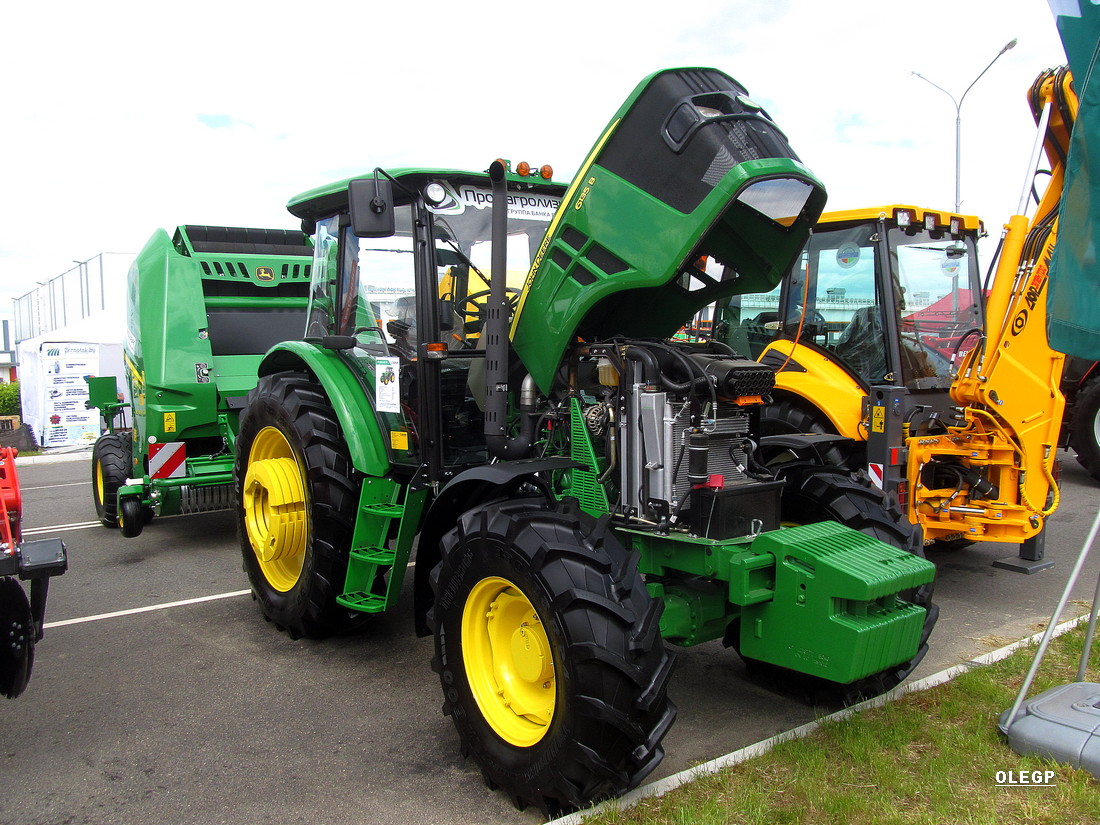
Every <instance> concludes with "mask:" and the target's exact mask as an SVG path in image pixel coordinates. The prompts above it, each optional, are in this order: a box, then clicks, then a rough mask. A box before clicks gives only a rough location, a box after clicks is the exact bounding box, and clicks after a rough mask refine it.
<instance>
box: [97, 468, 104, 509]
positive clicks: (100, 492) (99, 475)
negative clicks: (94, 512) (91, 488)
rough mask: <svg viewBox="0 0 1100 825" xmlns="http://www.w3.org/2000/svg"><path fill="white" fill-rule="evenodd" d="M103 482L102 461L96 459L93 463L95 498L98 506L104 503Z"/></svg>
mask: <svg viewBox="0 0 1100 825" xmlns="http://www.w3.org/2000/svg"><path fill="white" fill-rule="evenodd" d="M104 484H105V482H104V481H103V462H101V461H96V463H95V500H96V504H98V505H99V506H100V507H102V506H103V504H104V493H103V488H104Z"/></svg>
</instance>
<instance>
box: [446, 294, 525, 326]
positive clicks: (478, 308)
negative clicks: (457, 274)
mask: <svg viewBox="0 0 1100 825" xmlns="http://www.w3.org/2000/svg"><path fill="white" fill-rule="evenodd" d="M490 294H491V291H490V290H488V289H483V290H481V292H472V293H470V294H469V295H467V296H466V297H465V298H461V299H459V300H458V301H456V302H455V314H456V315H457V316H458V317H459V318H463V319H467V318H469V320H466V321H465V325H466V328H467V329H472V327H471V326H470V325H471V324H472V325H475V326H476V328H477V329H481V327H482V326H484V325H485V303H484V301H482V303H478V301H479V300H481V299H486V298H488V297H489V295H490ZM519 296H520V291H519V290H518V289H515V288H514V287H510V286H509V287H505V288H504V299H505V301H506V303H507V304H508V315H509V316H511V315H514V314H515V312H516V307H517V306H518V305H519Z"/></svg>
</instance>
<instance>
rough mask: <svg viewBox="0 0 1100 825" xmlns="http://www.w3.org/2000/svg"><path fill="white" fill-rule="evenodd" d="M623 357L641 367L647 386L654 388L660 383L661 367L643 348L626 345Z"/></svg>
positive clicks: (650, 353) (651, 354)
mask: <svg viewBox="0 0 1100 825" xmlns="http://www.w3.org/2000/svg"><path fill="white" fill-rule="evenodd" d="M623 355H624V356H625V357H626V358H627V360H629V361H637V362H638V363H640V364H641V365H642V367H643V373H644V376H645V382H646V383H647V384H649V385H651V386H654V387H655V386H657V385H658V384H659V383H661V380H662V376H661V365H660V364H658V363H657V359H656V358H655V357H654V356H653V353H652V352H650V351H649V350H647V349H645V348H644V347H639V346H636V345H633V344H629V343H627V344H626V348H625V349H624V351H623ZM685 389H686V387H685Z"/></svg>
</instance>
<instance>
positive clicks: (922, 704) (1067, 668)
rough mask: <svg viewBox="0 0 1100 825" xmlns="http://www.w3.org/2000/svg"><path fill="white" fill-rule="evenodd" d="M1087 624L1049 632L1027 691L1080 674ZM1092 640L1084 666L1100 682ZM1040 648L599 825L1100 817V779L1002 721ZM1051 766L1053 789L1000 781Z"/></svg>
mask: <svg viewBox="0 0 1100 825" xmlns="http://www.w3.org/2000/svg"><path fill="white" fill-rule="evenodd" d="M1083 638H1084V625H1083V624H1082V625H1081V626H1080V627H1079V628H1078V629H1076V630H1074V631H1071V632H1070V633H1067V634H1065V635H1063V636H1061V637H1059V638H1057V639H1055V640H1054V641H1053V643H1052V644H1051V647H1050V649H1049V650H1048V652H1047V655H1046V657H1045V658H1044V660H1043V665H1042V667H1041V668H1040V670H1039V673H1038V675H1037V677H1036V679H1035V682H1034V684H1033V685H1032V687H1031V690H1030V691H1029V696H1034V695H1035V694H1037V693H1039V692H1041V691H1043V690H1046V689H1047V688H1049V687H1053V686H1055V685H1059V684H1065V683H1067V682H1072V681H1074V680H1075V677H1076V673H1077V665H1078V662H1079V661H1080V656H1081V650H1082V645H1083ZM1097 647H1100V645H1094V650H1093V655H1092V657H1091V659H1090V662H1089V664H1090V667H1089V672H1088V675H1087V677H1086V678H1087V679H1088V680H1089V681H1100V652H1097V650H1096V648H1097ZM1034 654H1035V648H1034V647H1031V648H1025V649H1022V650H1018V651H1016V652H1015V653H1013V654H1012V655H1011V656H1009V657H1008V658H1006V659H1004V660H1002V661H1000V662H996V663H994V664H991V665H987V666H985V667H982V668H979V669H976V670H973V671H970V672H968V673H965V674H963V675H962V676H959V677H958V678H956V679H954V680H953V681H951V682H947V683H945V684H942V685H938V686H937V687H934V688H931V689H929V690H925V691H921V692H919V693H911V694H908V695H907V696H905V697H903V698H901V699H899V700H897V701H894V702H890V703H887V704H886V705H883V706H882V707H879V708H875V709H872V710H867V711H863V712H861V713H858V714H855V715H853V716H851V717H849V718H847V719H844V720H840V721H836V720H826V721H824V722H823V724H822V725H821V727H820V728H819V729H818V730H816V731H815V732H813V733H812V734H810V735H809V736H807V737H806V738H804V739H799V740H789V741H786V742H783V743H781V744H779V745H778V746H777V747H776V748H774V749H773V750H771V751H769V752H768V753H767V754H765V755H763V756H760V757H757V758H755V759H752V760H749V761H747V762H744V763H741V764H739V765H736V766H733V767H730V768H727V769H725V770H722V771H721V772H719V773H716V774H713V775H710V776H703V777H700V778H698V779H696V780H695V781H693V782H690V783H688V784H686V785H683V786H681V787H680V788H677V789H676V790H674V791H671V792H669V793H668V794H666V795H664V796H662V797H659V798H654V799H644V800H642V801H641V802H639V803H638V804H637V805H635V806H634V807H631V808H627V809H625V810H622V809H617V808H616V807H615V806H612V807H610V808H609V809H607V810H603V811H600V812H599V813H597V814H594V815H592V816H591V817H589V818H587V819H585V822H586V823H594V825H611V824H612V823H616V825H642V823H644V824H645V825H666V824H667V825H673V824H675V825H681V823H691V825H712V824H713V825H718V824H719V823H720V824H721V825H735V824H740V823H745V825H755V823H768V825H787V823H790V825H795V824H796V823H797V825H803V824H804V823H805V824H806V825H809V824H810V823H843V825H892V823H897V825H945V824H946V823H951V825H956V823H959V824H960V825H961V823H967V825H971V823H973V825H1009V823H1026V825H1045V823H1050V825H1070V824H1071V823H1073V824H1074V825H1076V824H1077V823H1081V824H1082V825H1083V823H1100V783H1098V782H1097V780H1096V779H1094V778H1093V777H1092V776H1091V775H1090V774H1088V773H1087V772H1086V771H1083V770H1073V769H1071V768H1068V767H1065V766H1062V765H1056V764H1054V763H1051V762H1048V761H1045V760H1041V759H1037V758H1035V757H1024V756H1020V755H1019V754H1016V753H1015V752H1013V751H1012V750H1011V749H1010V748H1009V747H1008V745H1007V743H1006V742H1005V741H1004V739H1003V737H1002V736H1001V735H1000V732H999V731H998V730H997V717H998V716H999V715H1000V713H1001V712H1002V711H1004V710H1007V709H1008V708H1010V707H1011V706H1012V704H1013V702H1014V701H1015V699H1016V694H1017V692H1018V691H1019V688H1020V685H1021V684H1022V683H1023V680H1024V676H1025V674H1026V673H1027V670H1028V668H1029V667H1030V665H1031V661H1032V658H1033V657H1034ZM1047 769H1051V770H1054V771H1055V772H1056V773H1055V777H1054V779H1053V787H1026V786H1018V787H1008V788H1006V787H997V778H996V775H997V772H998V771H1031V770H1047Z"/></svg>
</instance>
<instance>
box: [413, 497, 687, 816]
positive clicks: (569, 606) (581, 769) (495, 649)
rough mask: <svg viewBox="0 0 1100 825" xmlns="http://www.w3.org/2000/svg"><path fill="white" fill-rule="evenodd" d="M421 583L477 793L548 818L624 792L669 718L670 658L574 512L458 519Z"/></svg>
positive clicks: (659, 754) (646, 763)
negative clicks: (428, 585)
mask: <svg viewBox="0 0 1100 825" xmlns="http://www.w3.org/2000/svg"><path fill="white" fill-rule="evenodd" d="M441 549H442V558H441V561H440V563H439V564H438V565H437V566H436V567H435V569H434V570H433V571H432V575H431V582H432V587H433V589H434V592H435V604H434V607H433V613H432V617H431V620H432V626H433V629H434V631H435V657H434V659H433V662H432V665H433V669H434V670H435V671H436V672H437V673H438V674H439V676H440V681H441V684H442V687H443V694H444V704H443V712H444V713H445V714H446V715H449V716H450V717H451V719H452V720H453V722H454V725H455V728H456V729H457V731H458V735H459V739H460V742H461V750H462V753H463V755H464V756H473V758H474V760H475V761H476V762H477V763H478V764H479V765H480V767H481V770H482V774H483V776H484V778H485V782H486V784H487V785H488V786H489V787H490V788H493V789H496V788H500V789H502V790H503V791H504V792H505V793H507V795H508V796H509V798H510V799H511V800H512V803H513V804H514V805H515V806H516V807H517V808H519V809H520V810H523V809H524V808H525V807H526V806H527V805H534V806H536V807H538V808H539V809H541V810H542V811H543V812H544V813H546V814H547V815H550V814H553V813H556V812H559V811H564V810H570V809H573V808H577V807H580V806H583V805H586V804H588V803H589V802H591V801H593V800H596V799H601V798H605V797H611V796H618V795H620V794H623V793H625V792H626V791H628V790H630V789H631V788H634V787H636V786H637V785H638V784H639V783H640V782H641V780H642V779H643V778H644V777H645V776H646V775H647V774H648V773H649V772H650V771H651V770H653V768H654V767H656V766H657V764H658V763H659V762H660V761H661V759H662V758H663V756H664V751H663V749H662V747H661V745H660V742H661V739H662V738H663V737H664V735H665V733H666V732H667V731H668V729H669V727H670V726H671V725H672V722H673V720H674V718H675V713H676V711H675V707H674V705H673V704H672V702H670V701H669V699H668V696H667V685H668V680H669V676H670V675H671V672H672V664H673V657H672V655H671V654H670V653H669V652H668V651H666V650H665V648H664V644H663V642H662V639H661V636H660V632H659V624H660V614H661V611H662V609H663V603H662V602H660V601H657V600H655V599H653V598H652V597H651V596H650V595H649V593H648V592H647V591H646V588H645V583H644V582H643V580H642V577H641V575H640V574H639V572H638V568H637V558H636V557H635V556H631V555H630V554H629V553H627V551H626V550H625V549H624V548H623V546H622V545H621V544H620V542H619V540H618V539H617V538H616V536H615V535H614V534H613V533H612V532H611V531H610V529H609V528H608V523H607V519H606V518H605V519H602V520H600V521H596V520H594V519H592V518H591V517H590V516H588V515H586V514H584V513H583V512H581V511H580V510H579V508H578V507H577V506H576V502H575V501H571V502H570V501H567V502H554V503H548V502H547V501H546V500H545V499H543V498H541V497H527V498H520V499H510V500H506V501H495V502H490V503H487V504H483V505H481V506H478V507H475V508H473V509H471V510H469V511H467V512H466V513H465V514H464V515H463V516H462V517H461V518H460V520H459V522H458V525H457V526H456V527H455V528H454V529H453V530H451V531H450V532H449V533H448V534H447V535H446V536H444V538H443V540H442V547H441Z"/></svg>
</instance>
